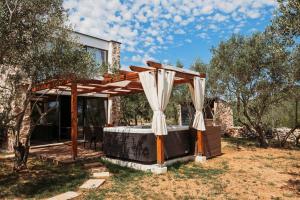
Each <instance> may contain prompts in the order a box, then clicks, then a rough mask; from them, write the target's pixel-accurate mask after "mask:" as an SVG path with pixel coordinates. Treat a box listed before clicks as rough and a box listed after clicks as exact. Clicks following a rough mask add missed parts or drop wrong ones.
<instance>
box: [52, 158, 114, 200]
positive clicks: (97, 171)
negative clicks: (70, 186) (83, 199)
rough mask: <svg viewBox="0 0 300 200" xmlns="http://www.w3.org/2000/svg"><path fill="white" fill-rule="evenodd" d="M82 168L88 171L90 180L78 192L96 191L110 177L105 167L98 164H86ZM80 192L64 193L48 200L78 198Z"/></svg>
mask: <svg viewBox="0 0 300 200" xmlns="http://www.w3.org/2000/svg"><path fill="white" fill-rule="evenodd" d="M84 168H86V169H89V170H90V172H91V174H92V178H91V179H88V180H87V181H85V182H84V183H83V184H82V185H81V186H80V187H79V190H92V189H97V188H99V187H100V186H101V185H103V184H104V182H105V179H106V178H108V177H109V176H110V173H109V172H108V171H107V169H106V167H105V166H103V165H102V164H101V163H99V162H95V163H87V164H84ZM80 194H81V192H73V191H69V192H65V193H62V194H59V195H56V196H54V197H51V198H49V199H48V200H69V199H74V198H77V197H79V196H80Z"/></svg>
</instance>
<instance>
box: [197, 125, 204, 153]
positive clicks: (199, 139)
mask: <svg viewBox="0 0 300 200" xmlns="http://www.w3.org/2000/svg"><path fill="white" fill-rule="evenodd" d="M197 154H198V155H204V144H203V132H202V131H200V130H197Z"/></svg>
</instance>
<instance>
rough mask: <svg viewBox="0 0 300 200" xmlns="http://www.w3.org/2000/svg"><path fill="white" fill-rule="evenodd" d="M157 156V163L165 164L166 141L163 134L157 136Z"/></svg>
mask: <svg viewBox="0 0 300 200" xmlns="http://www.w3.org/2000/svg"><path fill="white" fill-rule="evenodd" d="M156 157H157V164H160V165H162V164H164V162H165V155H164V141H163V136H162V135H158V136H156Z"/></svg>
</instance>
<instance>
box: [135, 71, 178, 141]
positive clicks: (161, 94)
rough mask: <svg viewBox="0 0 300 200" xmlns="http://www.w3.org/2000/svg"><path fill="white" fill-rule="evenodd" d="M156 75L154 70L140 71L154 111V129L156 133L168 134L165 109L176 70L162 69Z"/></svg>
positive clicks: (141, 79) (140, 76)
mask: <svg viewBox="0 0 300 200" xmlns="http://www.w3.org/2000/svg"><path fill="white" fill-rule="evenodd" d="M157 72H158V74H157V81H156V75H155V72H153V71H146V72H141V73H139V78H140V81H141V83H142V86H143V89H144V92H145V94H146V97H147V99H148V102H149V104H150V107H151V109H152V111H153V118H152V131H153V132H154V134H155V135H167V134H168V131H167V124H166V116H165V114H164V110H165V109H166V107H167V105H168V102H169V99H170V95H171V92H172V87H173V82H174V77H175V72H173V71H166V70H164V69H160V70H158V71H157Z"/></svg>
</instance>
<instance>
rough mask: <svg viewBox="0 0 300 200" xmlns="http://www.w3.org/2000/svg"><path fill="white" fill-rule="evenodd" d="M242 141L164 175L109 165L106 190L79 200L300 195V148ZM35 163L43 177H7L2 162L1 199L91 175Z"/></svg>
mask: <svg viewBox="0 0 300 200" xmlns="http://www.w3.org/2000/svg"><path fill="white" fill-rule="evenodd" d="M238 144H239V145H236V141H233V140H223V141H222V146H223V147H222V152H223V155H222V156H219V157H217V158H213V159H211V160H209V161H207V162H206V163H204V164H194V163H193V162H190V163H187V164H177V165H174V166H172V167H169V168H168V173H167V174H163V175H153V174H150V173H144V172H140V171H136V170H131V169H128V168H123V167H119V166H116V165H112V164H109V163H104V164H105V165H106V166H107V168H108V169H109V171H110V172H111V173H113V174H114V175H113V176H112V177H111V178H109V179H108V180H107V182H106V183H105V184H104V185H103V186H102V187H101V188H99V189H98V190H96V191H93V192H86V193H84V194H83V195H82V196H81V197H80V199H163V200H166V199H299V198H300V151H299V150H284V149H273V148H269V149H261V148H257V147H256V146H255V145H254V143H253V142H251V141H246V140H243V141H239V142H238ZM32 162H33V161H32ZM33 165H36V166H35V167H33ZM31 166H32V167H31V169H30V170H32V171H31V172H34V174H36V173H37V174H38V172H39V173H40V175H34V177H33V178H28V177H26V175H25V174H26V173H25V174H24V175H23V174H21V175H18V176H17V175H8V174H7V172H8V171H7V170H4V169H5V168H7V166H4V165H3V163H2V164H1V166H0V191H1V192H0V193H1V195H2V196H0V198H3V197H16V196H18V195H17V193H16V191H19V192H22V194H23V195H22V196H18V197H23V198H28V197H31V198H32V197H35V198H40V197H46V196H47V195H49V196H53V195H54V194H57V193H59V192H62V191H66V190H68V189H72V190H76V189H77V188H78V185H80V184H81V183H82V182H83V180H84V179H85V178H87V177H88V175H86V171H84V170H83V169H82V168H81V167H80V166H75V167H74V168H72V169H66V168H56V167H54V169H53V168H52V167H53V166H48V164H47V165H46V164H42V163H40V162H36V161H35V162H34V163H31ZM5 171H6V172H5ZM3 175H4V176H3ZM42 175H44V176H42ZM45 175H46V176H45ZM27 176H28V175H27ZM3 177H4V178H3ZM42 177H43V178H42ZM36 179H38V180H39V181H36ZM45 180H46V182H45ZM56 182H58V183H56ZM22 185H23V186H22ZM24 185H27V186H26V187H24ZM20 188H21V189H20ZM3 191H5V193H3ZM13 194H14V195H13ZM19 194H21V193H19Z"/></svg>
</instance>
